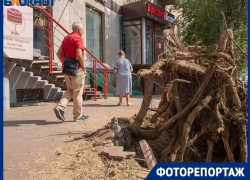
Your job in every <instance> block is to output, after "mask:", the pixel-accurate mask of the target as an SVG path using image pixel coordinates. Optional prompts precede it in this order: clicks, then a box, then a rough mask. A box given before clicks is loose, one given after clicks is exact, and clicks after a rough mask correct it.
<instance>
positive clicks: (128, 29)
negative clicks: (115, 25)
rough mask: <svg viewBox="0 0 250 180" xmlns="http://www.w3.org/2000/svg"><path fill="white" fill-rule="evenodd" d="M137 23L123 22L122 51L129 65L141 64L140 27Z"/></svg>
mask: <svg viewBox="0 0 250 180" xmlns="http://www.w3.org/2000/svg"><path fill="white" fill-rule="evenodd" d="M137 22H138V21H131V22H128V21H125V22H123V50H124V51H125V54H126V58H127V59H128V60H130V62H131V64H141V25H135V24H136V23H137ZM127 24H131V25H128V26H127ZM132 24H133V25H132Z"/></svg>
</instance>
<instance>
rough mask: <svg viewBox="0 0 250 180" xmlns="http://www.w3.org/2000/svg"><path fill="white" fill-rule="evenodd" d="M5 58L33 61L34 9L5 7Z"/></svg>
mask: <svg viewBox="0 0 250 180" xmlns="http://www.w3.org/2000/svg"><path fill="white" fill-rule="evenodd" d="M3 19H4V37H3V40H4V56H6V57H9V58H18V59H26V60H33V9H32V8H31V7H28V6H4V14H3Z"/></svg>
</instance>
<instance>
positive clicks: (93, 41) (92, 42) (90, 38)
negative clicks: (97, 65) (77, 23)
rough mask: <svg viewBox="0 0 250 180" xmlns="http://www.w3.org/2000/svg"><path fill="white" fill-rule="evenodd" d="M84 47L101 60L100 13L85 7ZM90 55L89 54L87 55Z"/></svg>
mask: <svg viewBox="0 0 250 180" xmlns="http://www.w3.org/2000/svg"><path fill="white" fill-rule="evenodd" d="M86 40H87V42H86V47H87V49H88V50H89V51H90V52H91V53H92V54H94V56H95V57H97V59H99V60H100V61H102V20H101V13H99V12H97V11H95V10H93V9H90V8H89V7H86ZM89 57H90V56H89Z"/></svg>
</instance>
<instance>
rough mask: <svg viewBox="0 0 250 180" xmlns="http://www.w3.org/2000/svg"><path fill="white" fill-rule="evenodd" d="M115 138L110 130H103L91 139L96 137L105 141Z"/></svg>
mask: <svg viewBox="0 0 250 180" xmlns="http://www.w3.org/2000/svg"><path fill="white" fill-rule="evenodd" d="M114 136H115V133H114V132H113V131H111V130H110V129H103V130H100V131H98V132H96V133H95V134H93V135H92V136H91V137H97V138H98V139H99V140H101V141H102V140H105V139H112V138H113V137H114Z"/></svg>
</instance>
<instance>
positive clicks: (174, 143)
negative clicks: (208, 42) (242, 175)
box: [130, 30, 248, 162]
mask: <svg viewBox="0 0 250 180" xmlns="http://www.w3.org/2000/svg"><path fill="white" fill-rule="evenodd" d="M229 36H230V37H229ZM232 36H233V33H232V31H231V30H225V31H224V32H223V33H222V34H221V37H220V39H219V43H218V44H217V45H213V46H210V47H200V46H189V47H183V46H180V47H181V48H179V49H177V47H178V46H173V47H172V49H171V46H170V44H171V43H172V44H173V43H174V42H175V41H173V40H170V39H166V41H167V40H169V43H168V48H170V49H171V51H172V54H170V55H169V56H168V57H167V58H166V59H159V60H158V62H157V63H155V64H154V65H153V66H152V67H151V69H142V70H140V71H139V72H138V73H137V75H138V76H142V77H146V78H147V84H146V87H145V92H144V99H143V104H142V106H141V109H140V111H139V113H138V115H137V116H136V118H135V120H134V122H133V123H132V125H131V127H130V128H131V132H132V133H133V134H136V136H138V137H139V138H140V139H146V140H147V141H148V142H149V144H150V145H151V146H152V149H153V150H154V152H155V154H156V157H157V158H158V160H159V161H168V162H190V161H200V162H223V161H224V162H246V161H247V156H248V154H247V150H248V144H247V138H248V137H247V129H248V126H247V125H248V120H247V119H248V114H247V101H246V100H247V98H248V93H247V91H248V88H247V85H246V84H244V83H243V82H241V81H240V80H239V79H238V77H237V73H235V72H236V70H237V66H236V64H235V59H234V52H233V45H234V44H233V41H232V39H231V38H232ZM212 47H215V48H213V49H212ZM159 76H164V77H167V76H168V78H167V79H168V80H169V79H170V81H168V82H167V85H166V89H165V91H164V92H163V94H162V100H161V102H160V104H159V107H158V110H157V112H154V114H153V115H152V116H151V119H150V120H148V118H147V121H148V122H147V123H144V121H146V120H145V118H144V117H145V116H146V114H147V113H148V112H149V111H150V110H149V105H150V102H151V99H152V93H153V84H154V81H155V79H156V78H158V77H159ZM151 113H152V112H151ZM143 124H144V125H143ZM145 124H146V127H145ZM148 124H151V125H150V126H149V125H148ZM166 135H167V136H168V137H166ZM159 139H160V140H159ZM159 141H161V144H162V145H159V144H160V143H159ZM153 142H155V144H156V145H154V143H153ZM156 146H157V147H156Z"/></svg>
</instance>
